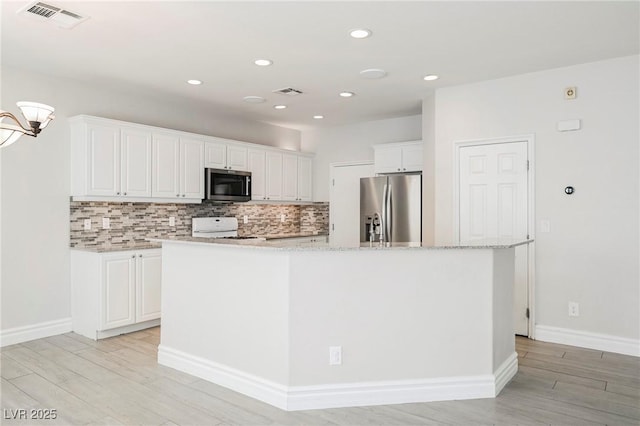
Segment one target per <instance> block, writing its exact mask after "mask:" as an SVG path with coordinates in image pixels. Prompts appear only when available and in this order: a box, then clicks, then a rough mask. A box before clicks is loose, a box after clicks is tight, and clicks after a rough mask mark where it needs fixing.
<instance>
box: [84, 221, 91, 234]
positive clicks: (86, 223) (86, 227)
mask: <svg viewBox="0 0 640 426" xmlns="http://www.w3.org/2000/svg"><path fill="white" fill-rule="evenodd" d="M84 230H85V231H91V219H85V220H84Z"/></svg>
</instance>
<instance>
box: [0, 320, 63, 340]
mask: <svg viewBox="0 0 640 426" xmlns="http://www.w3.org/2000/svg"><path fill="white" fill-rule="evenodd" d="M70 331H72V325H71V318H64V319H61V320H55V321H47V322H41V323H39V324H33V325H27V326H24V327H15V328H9V329H6V330H1V331H0V347H4V346H9V345H15V344H18V343H23V342H28V341H30V340H35V339H42V338H43V337H50V336H56V335H58V334H64V333H69V332H70Z"/></svg>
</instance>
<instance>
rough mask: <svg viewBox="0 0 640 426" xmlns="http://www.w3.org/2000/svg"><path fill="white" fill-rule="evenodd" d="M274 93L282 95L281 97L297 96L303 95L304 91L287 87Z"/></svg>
mask: <svg viewBox="0 0 640 426" xmlns="http://www.w3.org/2000/svg"><path fill="white" fill-rule="evenodd" d="M273 93H280V94H281V95H287V96H297V95H302V90H298V89H294V88H293V87H285V88H284V89H278V90H274V91H273Z"/></svg>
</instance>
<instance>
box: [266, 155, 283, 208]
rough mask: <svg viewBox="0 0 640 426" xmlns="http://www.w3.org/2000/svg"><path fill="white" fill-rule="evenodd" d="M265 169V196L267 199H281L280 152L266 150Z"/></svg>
mask: <svg viewBox="0 0 640 426" xmlns="http://www.w3.org/2000/svg"><path fill="white" fill-rule="evenodd" d="M265 159H266V161H265V163H266V170H267V180H266V189H265V191H266V198H267V200H273V201H276V200H282V154H279V153H277V152H267V153H266V154H265Z"/></svg>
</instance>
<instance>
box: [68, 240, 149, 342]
mask: <svg viewBox="0 0 640 426" xmlns="http://www.w3.org/2000/svg"><path fill="white" fill-rule="evenodd" d="M161 274H162V260H161V250H160V249H148V250H128V251H117V252H109V253H95V252H88V251H82V250H71V286H72V294H73V296H72V297H73V303H72V317H73V331H74V332H76V333H78V334H81V335H83V336H86V337H89V338H90V339H94V340H97V339H101V338H105V337H111V336H115V335H118V334H122V333H127V332H131V331H136V330H141V329H143V328H148V327H154V326H156V325H159V324H160V284H161Z"/></svg>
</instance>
